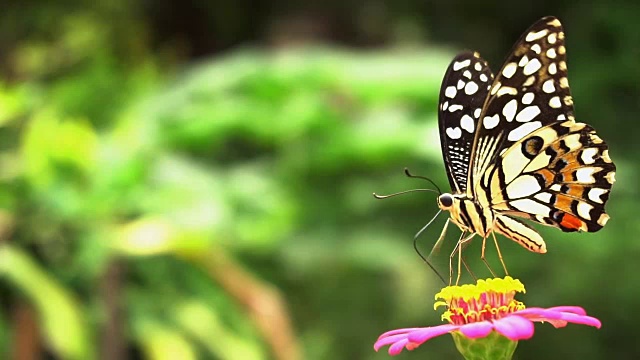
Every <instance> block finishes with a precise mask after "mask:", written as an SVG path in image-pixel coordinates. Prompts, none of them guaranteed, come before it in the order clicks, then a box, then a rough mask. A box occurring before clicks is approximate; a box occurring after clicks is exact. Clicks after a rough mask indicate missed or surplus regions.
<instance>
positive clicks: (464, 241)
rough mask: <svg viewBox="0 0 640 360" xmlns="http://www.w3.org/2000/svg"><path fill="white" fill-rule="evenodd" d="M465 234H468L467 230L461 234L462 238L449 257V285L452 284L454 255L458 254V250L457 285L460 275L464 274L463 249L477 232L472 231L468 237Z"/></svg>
mask: <svg viewBox="0 0 640 360" xmlns="http://www.w3.org/2000/svg"><path fill="white" fill-rule="evenodd" d="M465 235H466V232H462V234H460V239H458V243H457V244H456V247H455V248H454V249H453V252H452V253H451V256H450V257H449V285H451V280H452V279H453V265H452V262H453V257H454V256H455V255H456V252H457V253H458V276H457V277H456V285H458V283H459V282H460V277H461V276H462V263H463V262H464V261H463V260H462V249H463V248H464V247H465V246H466V244H467V243H468V242H469V241H470V240H471V239H472V238H473V237H474V236H475V235H476V234H475V233H472V234H469V235H468V236H466V237H465ZM465 267H467V264H466V262H465ZM467 268H468V267H467Z"/></svg>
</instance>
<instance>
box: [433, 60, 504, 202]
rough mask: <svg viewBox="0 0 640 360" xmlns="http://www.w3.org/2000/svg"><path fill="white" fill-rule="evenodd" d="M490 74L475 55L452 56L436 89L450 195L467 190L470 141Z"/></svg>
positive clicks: (487, 90) (484, 62)
mask: <svg viewBox="0 0 640 360" xmlns="http://www.w3.org/2000/svg"><path fill="white" fill-rule="evenodd" d="M492 82H493V73H491V69H490V68H489V66H488V65H487V62H486V61H484V60H483V59H482V58H480V56H479V55H478V53H472V52H465V53H462V54H460V55H458V56H456V57H455V58H454V59H453V61H452V62H451V64H450V65H449V68H448V69H447V72H446V73H445V76H444V80H443V81H442V87H441V88H440V101H439V104H440V105H439V109H438V124H439V127H440V145H441V146H442V157H443V159H444V164H445V168H446V171H447V176H448V177H449V184H450V185H451V190H452V191H453V192H454V193H464V192H466V190H467V178H468V173H469V162H470V154H471V147H472V146H473V139H474V137H475V134H476V130H477V128H478V126H477V124H478V119H479V117H480V113H481V112H482V105H483V104H484V101H485V98H486V97H487V95H488V94H489V89H490V87H491V83H492Z"/></svg>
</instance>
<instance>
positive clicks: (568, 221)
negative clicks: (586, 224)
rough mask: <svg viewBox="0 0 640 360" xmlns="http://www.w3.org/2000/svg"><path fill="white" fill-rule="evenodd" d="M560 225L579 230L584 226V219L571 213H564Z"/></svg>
mask: <svg viewBox="0 0 640 360" xmlns="http://www.w3.org/2000/svg"><path fill="white" fill-rule="evenodd" d="M560 225H562V226H564V227H565V228H567V229H575V230H578V229H580V227H581V226H582V220H580V219H578V218H577V217H575V216H573V215H571V214H564V215H563V216H562V221H560Z"/></svg>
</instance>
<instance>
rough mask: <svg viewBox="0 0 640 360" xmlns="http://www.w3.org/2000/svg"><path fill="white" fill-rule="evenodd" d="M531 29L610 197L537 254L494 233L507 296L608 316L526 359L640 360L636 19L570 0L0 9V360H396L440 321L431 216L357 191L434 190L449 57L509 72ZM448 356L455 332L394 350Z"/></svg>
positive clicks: (639, 54) (474, 252)
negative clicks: (539, 34)
mask: <svg viewBox="0 0 640 360" xmlns="http://www.w3.org/2000/svg"><path fill="white" fill-rule="evenodd" d="M545 15H555V16H558V17H559V18H560V19H561V20H562V22H563V24H564V26H565V30H566V34H567V40H566V42H567V49H568V66H569V79H570V84H571V88H572V93H573V96H574V100H575V107H576V114H577V118H578V120H579V121H583V122H586V123H589V124H591V125H593V126H594V127H595V128H596V129H597V130H598V133H599V135H600V136H601V137H602V138H604V139H605V140H606V141H607V142H608V143H609V145H610V154H611V156H612V158H613V159H614V161H615V163H616V165H617V167H618V171H617V183H616V184H615V186H614V191H613V192H612V195H611V198H610V201H609V205H608V211H609V213H610V215H611V221H610V222H609V223H608V225H607V226H606V228H604V229H603V230H602V231H600V232H598V233H595V234H575V233H574V234H564V233H562V232H561V231H559V230H557V229H553V228H543V227H542V226H537V228H538V229H540V231H541V232H542V234H543V236H544V237H545V239H546V241H547V244H548V249H549V252H548V253H547V254H545V255H538V254H532V253H529V252H527V251H526V250H524V249H523V248H521V247H520V246H518V245H517V244H515V243H512V242H510V241H508V240H506V239H504V238H500V239H499V240H500V244H501V249H502V251H503V253H504V255H505V258H506V262H507V265H508V266H509V269H510V271H511V273H512V274H513V275H515V276H516V277H518V278H520V279H521V280H522V281H523V282H524V283H525V285H526V287H527V293H526V294H525V295H523V296H522V297H521V298H520V299H521V300H523V301H525V303H527V304H529V305H530V306H531V305H534V306H555V305H581V306H583V307H585V308H586V309H587V310H588V312H589V313H590V314H592V315H594V316H596V317H598V318H600V319H601V320H602V322H603V324H604V325H603V327H602V329H600V330H595V329H593V328H587V327H581V326H576V325H574V326H568V327H567V328H565V329H561V330H555V329H553V327H552V326H550V325H548V324H543V325H538V326H537V328H536V335H535V337H534V338H533V339H532V340H530V341H524V342H521V343H520V344H519V346H518V350H517V352H516V357H517V359H541V358H544V359H605V358H607V359H637V358H640V345H638V341H637V340H636V339H635V335H636V333H637V331H636V329H637V323H638V321H640V314H639V313H638V305H639V302H638V299H639V298H640V283H639V282H638V274H639V273H640V261H639V259H640V241H638V239H637V238H638V234H639V233H640V221H638V210H639V207H638V203H639V202H640V196H639V195H638V192H639V186H638V185H639V181H638V176H639V173H638V172H639V170H640V167H639V166H638V160H637V158H638V156H640V146H639V145H638V136H639V131H640V125H639V122H638V116H639V114H640V105H639V104H640V85H639V84H640V66H639V64H640V6H638V5H637V3H634V2H628V3H623V2H604V1H603V2H601V3H598V2H589V1H587V2H585V1H582V2H576V1H569V0H562V1H553V2H551V1H538V2H517V1H495V0H486V1H479V2H471V1H418V0H407V1H396V2H391V1H382V0H378V1H368V2H364V1H351V0H343V1H324V2H320V1H318V2H305V1H291V2H287V1H259V0H241V1H236V2H232V1H197V0H186V1H179V2H169V1H166V2H162V1H150V0H147V1H130V0H107V1H97V2H94V1H88V0H64V1H51V2H46V1H39V0H25V1H20V2H9V3H6V2H5V3H3V5H2V11H1V12H0V209H1V210H0V358H3V359H4V358H12V359H98V358H100V359H196V358H198V359H247V360H253V359H283V360H296V359H386V358H388V355H387V354H386V352H385V351H381V352H380V353H375V352H374V351H373V349H372V345H373V342H374V341H375V340H376V338H377V337H378V335H379V334H381V333H382V332H384V331H387V330H390V329H394V328H399V327H413V326H426V325H430V324H439V323H440V319H439V316H440V312H434V311H433V307H432V306H433V296H434V294H435V293H436V292H437V291H438V290H439V288H440V287H441V286H442V284H441V283H440V281H439V280H438V277H437V276H436V275H435V274H434V273H433V272H431V271H430V270H429V269H428V268H427V267H426V266H425V264H424V263H422V262H421V260H420V258H419V257H418V256H417V254H416V253H415V252H414V250H413V248H412V238H413V235H414V234H415V233H416V231H417V230H418V229H420V228H421V227H422V226H423V225H424V224H425V223H426V222H427V221H428V219H430V218H431V216H433V214H435V212H436V210H437V206H436V203H435V198H434V196H433V194H430V193H414V194H411V195H405V196H401V197H395V198H392V199H388V200H375V199H373V197H372V196H371V193H372V192H374V191H376V192H380V193H390V192H394V191H399V190H406V189H411V188H416V187H424V186H425V185H426V183H423V182H421V181H419V180H415V179H408V178H406V177H404V176H403V174H402V169H403V168H404V167H405V166H407V167H409V168H410V169H411V170H412V171H413V172H414V173H416V174H420V175H426V176H429V177H430V178H432V179H433V180H434V181H436V182H437V183H438V184H439V185H440V186H441V187H443V188H446V187H447V180H446V175H445V173H444V168H443V165H442V160H441V154H440V148H439V139H438V133H437V114H436V106H437V97H438V91H439V88H440V82H441V79H442V76H443V74H444V71H445V69H446V66H447V65H448V62H449V61H450V59H451V58H452V57H453V56H454V55H455V54H456V53H457V52H459V51H461V50H464V49H472V50H476V51H479V52H480V53H481V54H482V55H483V56H484V57H485V58H486V59H487V60H489V62H490V64H492V68H493V70H494V71H498V69H499V67H500V65H501V63H502V61H503V59H504V57H505V56H506V54H507V52H508V51H509V49H510V48H511V46H512V44H513V43H514V42H515V40H516V39H517V38H518V37H519V36H520V34H521V33H522V32H523V31H524V30H525V29H526V28H527V27H528V26H529V25H530V24H532V23H533V22H534V21H535V20H537V19H538V18H540V17H542V16H545ZM444 221H445V217H444V216H442V217H441V218H440V219H439V220H438V221H437V223H436V224H434V225H433V226H432V227H431V228H429V229H428V230H427V231H426V232H425V233H424V234H423V235H422V236H421V237H420V239H419V241H418V246H419V247H420V249H421V250H422V251H423V252H425V253H428V252H429V250H430V249H431V247H432V245H433V243H434V242H435V239H436V238H437V236H438V234H439V233H440V229H441V226H442V224H443V223H444ZM458 234H459V233H458V231H457V230H455V228H453V227H452V228H451V229H450V232H449V237H448V238H447V241H446V242H445V244H444V246H443V248H442V249H441V250H440V252H439V253H438V254H437V255H436V256H435V258H434V263H435V265H436V267H437V268H438V269H439V271H440V272H442V273H445V274H446V273H447V270H448V267H447V262H448V255H449V253H450V251H451V249H452V247H453V244H454V242H455V239H456V238H457V236H458ZM479 245H480V244H479V242H478V241H476V242H474V243H473V244H472V245H471V246H470V247H469V249H468V250H467V252H466V254H467V257H468V259H467V260H468V262H469V265H470V267H471V269H472V270H473V271H474V273H475V274H476V275H477V276H481V277H486V276H488V275H489V274H488V271H487V270H486V268H485V267H484V266H483V265H482V263H481V262H480V261H479V259H478V258H479V250H480V248H479ZM489 249H490V250H489V251H490V252H489V257H490V261H491V262H492V264H494V268H496V269H500V267H499V265H498V263H497V259H496V258H495V252H494V251H493V248H492V247H489ZM463 280H464V281H465V282H470V281H472V280H471V278H470V277H469V276H468V275H465V276H464V278H463ZM458 357H459V355H458V354H457V353H456V351H455V347H454V345H453V342H452V340H451V338H450V337H448V336H443V337H441V338H437V339H434V340H432V341H430V342H429V343H427V344H425V345H423V346H422V347H420V348H419V349H417V350H415V351H414V352H412V353H406V352H405V353H403V354H402V355H401V356H399V357H397V358H398V359H410V358H414V359H415V358H432V359H455V358H458Z"/></svg>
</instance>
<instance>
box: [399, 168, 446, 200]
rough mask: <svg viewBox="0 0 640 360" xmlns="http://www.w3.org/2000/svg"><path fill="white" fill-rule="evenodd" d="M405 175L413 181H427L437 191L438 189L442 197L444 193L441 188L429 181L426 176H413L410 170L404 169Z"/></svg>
mask: <svg viewBox="0 0 640 360" xmlns="http://www.w3.org/2000/svg"><path fill="white" fill-rule="evenodd" d="M404 174H405V175H407V177H410V178H413V179H422V180H426V181H428V182H430V183H431V184H432V185H433V186H435V187H436V189H438V195H442V191H440V187H438V185H436V183H435V182H433V180H431V179H429V178H428V177H426V176H420V175H413V174H412V173H411V172H409V168H404Z"/></svg>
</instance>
